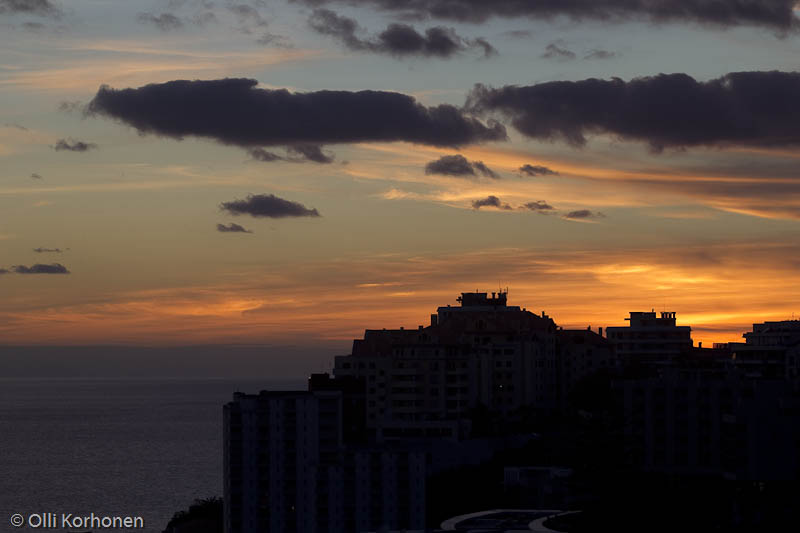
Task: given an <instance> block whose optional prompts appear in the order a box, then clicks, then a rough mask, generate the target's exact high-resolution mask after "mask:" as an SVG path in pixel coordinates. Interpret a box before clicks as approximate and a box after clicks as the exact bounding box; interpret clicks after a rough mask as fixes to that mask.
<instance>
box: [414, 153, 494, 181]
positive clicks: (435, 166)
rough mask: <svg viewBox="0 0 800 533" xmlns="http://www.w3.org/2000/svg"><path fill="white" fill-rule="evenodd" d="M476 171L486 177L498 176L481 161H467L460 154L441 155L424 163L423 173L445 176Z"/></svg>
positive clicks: (465, 174)
mask: <svg viewBox="0 0 800 533" xmlns="http://www.w3.org/2000/svg"><path fill="white" fill-rule="evenodd" d="M475 171H478V172H479V173H481V174H482V175H484V176H486V177H487V178H494V179H497V178H499V177H500V176H499V175H497V174H496V173H495V172H494V171H492V170H491V169H490V168H489V167H487V166H486V165H485V164H484V163H483V161H472V162H470V161H468V160H467V158H466V157H464V156H463V155H461V154H455V155H443V156H442V157H440V158H439V159H437V160H436V161H431V162H430V163H428V164H427V165H425V174H442V175H445V176H476V172H475Z"/></svg>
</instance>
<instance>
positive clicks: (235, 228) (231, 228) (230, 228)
mask: <svg viewBox="0 0 800 533" xmlns="http://www.w3.org/2000/svg"><path fill="white" fill-rule="evenodd" d="M217 231H219V232H220V233H253V232H252V231H250V230H249V229H245V228H243V227H242V226H240V225H239V224H234V223H233V222H231V223H230V224H228V225H227V226H226V225H225V224H217Z"/></svg>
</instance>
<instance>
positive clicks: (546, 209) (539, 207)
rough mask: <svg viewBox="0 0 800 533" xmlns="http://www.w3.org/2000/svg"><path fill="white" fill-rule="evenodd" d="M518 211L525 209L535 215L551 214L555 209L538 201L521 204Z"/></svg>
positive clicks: (542, 201)
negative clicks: (533, 212)
mask: <svg viewBox="0 0 800 533" xmlns="http://www.w3.org/2000/svg"><path fill="white" fill-rule="evenodd" d="M520 209H527V210H528V211H535V212H537V213H542V214H547V213H551V212H553V211H554V210H555V208H554V207H553V206H552V205H550V204H548V203H547V202H545V201H544V200H538V201H536V202H528V203H526V204H522V205H521V206H520Z"/></svg>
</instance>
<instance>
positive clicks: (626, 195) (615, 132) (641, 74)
mask: <svg viewBox="0 0 800 533" xmlns="http://www.w3.org/2000/svg"><path fill="white" fill-rule="evenodd" d="M712 4H714V6H712ZM798 15H800V12H798V10H797V9H796V8H795V6H794V1H793V0H753V1H748V0H737V1H733V0H722V1H720V2H716V3H714V2H711V1H710V0H671V1H665V0H640V1H638V2H629V1H622V0H576V1H573V2H558V1H556V0H540V1H538V0H530V1H528V2H522V1H519V0H495V1H493V2H488V1H479V0H409V1H407V2H398V1H394V0H260V1H259V0H256V1H250V2H247V1H244V0H240V1H225V0H214V1H206V0H158V1H150V0H143V1H138V0H137V1H133V2H132V1H122V0H105V1H104V0H70V1H67V0H0V344H5V345H40V344H45V345H98V344H134V345H150V346H153V345H155V346H160V345H190V344H261V343H265V344H287V345H288V344H303V345H309V346H313V345H314V344H315V343H319V344H320V345H322V344H325V345H330V344H331V343H341V346H342V347H343V349H344V350H346V349H347V348H348V347H349V342H350V340H351V339H352V338H354V337H357V336H360V335H361V334H362V333H363V330H364V329H365V328H382V327H387V328H392V327H399V326H405V327H416V326H417V325H418V324H426V323H427V321H428V320H429V319H428V317H429V315H430V313H432V312H435V309H436V307H437V306H439V305H447V304H453V305H455V304H456V302H455V297H456V296H457V295H458V294H459V293H460V292H462V291H469V290H475V289H479V290H482V291H490V292H491V291H494V290H498V287H503V288H505V287H508V288H509V302H510V303H511V304H512V305H519V306H521V307H526V308H528V309H529V310H531V311H534V312H537V313H539V312H541V311H546V312H547V314H548V315H550V316H552V317H553V318H554V320H555V321H556V322H557V323H558V324H559V325H561V326H564V327H577V328H585V327H587V326H591V327H592V328H597V327H598V326H603V327H605V326H613V325H624V323H625V322H624V318H625V317H627V316H628V312H629V311H641V310H650V309H655V310H656V311H662V310H668V311H675V312H677V317H678V322H679V324H682V325H690V326H692V328H693V338H694V340H695V342H698V341H703V342H704V344H706V343H709V344H710V343H711V342H713V341H717V342H724V341H734V340H739V339H740V338H741V334H742V333H743V332H744V331H746V330H747V329H749V328H750V326H751V324H752V323H754V322H763V321H765V320H784V319H789V318H791V317H792V316H793V313H798V314H800V248H799V247H798V240H799V238H800V151H799V150H798V146H800V35H799V34H798V31H797V30H798V27H800V20H798ZM177 80H185V81H182V82H179V81H177ZM172 82H174V83H172ZM364 91H370V92H364ZM456 156H460V157H456Z"/></svg>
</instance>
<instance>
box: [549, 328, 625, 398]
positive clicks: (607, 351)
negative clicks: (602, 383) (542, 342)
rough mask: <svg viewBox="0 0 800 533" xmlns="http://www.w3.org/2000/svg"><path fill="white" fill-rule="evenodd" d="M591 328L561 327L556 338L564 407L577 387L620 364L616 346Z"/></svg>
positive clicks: (614, 368)
mask: <svg viewBox="0 0 800 533" xmlns="http://www.w3.org/2000/svg"><path fill="white" fill-rule="evenodd" d="M600 330H601V332H600V333H595V332H594V331H592V330H591V329H589V328H587V329H559V330H558V332H557V337H556V341H557V342H556V345H557V357H556V361H557V366H558V383H559V388H560V391H559V392H560V395H559V397H560V399H561V401H562V405H561V406H562V407H564V406H565V405H566V404H565V402H566V401H567V399H568V398H569V395H570V393H571V392H572V391H573V389H574V388H575V386H576V385H577V384H578V383H580V382H581V381H582V380H584V379H586V378H588V377H589V376H591V375H593V374H595V373H597V372H598V371H604V372H611V371H614V370H616V368H617V366H618V362H617V357H616V354H615V352H614V345H613V344H612V343H611V342H609V340H608V339H606V338H605V337H603V336H602V334H601V333H602V328H600Z"/></svg>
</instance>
